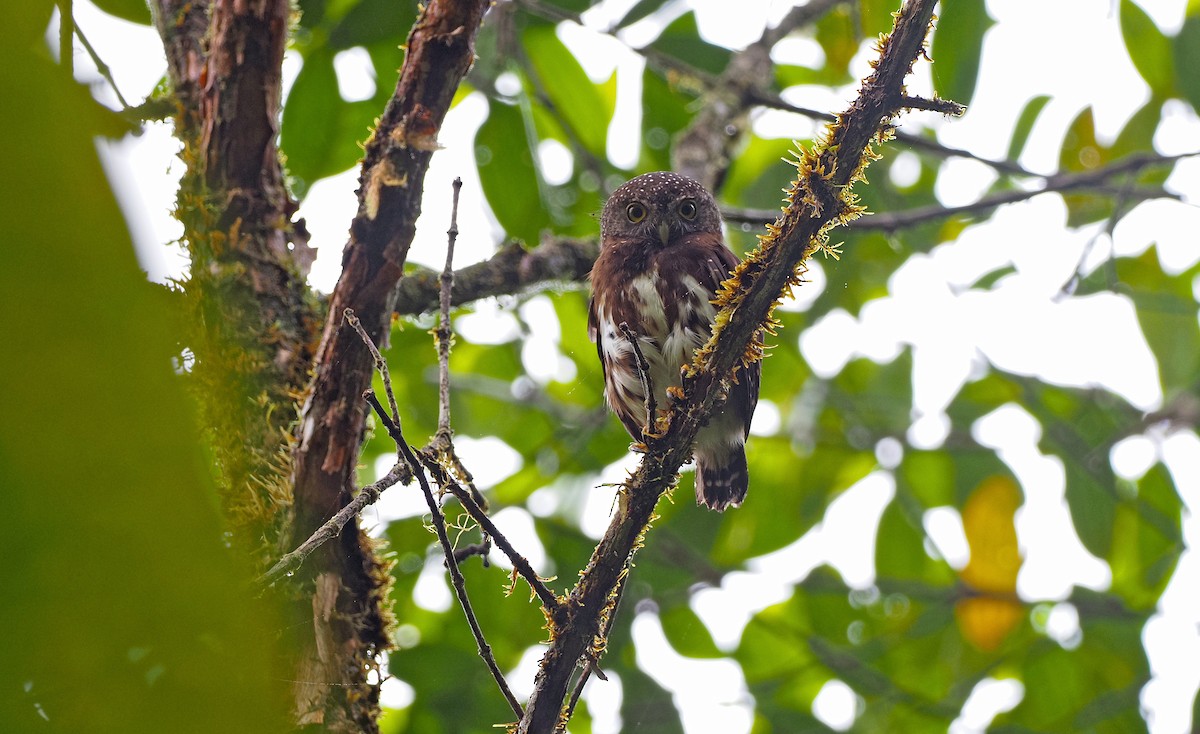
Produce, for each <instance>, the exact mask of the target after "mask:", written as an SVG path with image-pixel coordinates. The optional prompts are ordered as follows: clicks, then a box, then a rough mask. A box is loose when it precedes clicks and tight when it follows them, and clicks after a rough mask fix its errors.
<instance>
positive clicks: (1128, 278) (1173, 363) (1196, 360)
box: [1116, 247, 1200, 400]
mask: <svg viewBox="0 0 1200 734" xmlns="http://www.w3.org/2000/svg"><path fill="white" fill-rule="evenodd" d="M1116 266H1117V277H1118V279H1119V280H1120V281H1121V283H1122V284H1123V285H1124V286H1125V287H1127V288H1128V291H1127V293H1128V295H1129V297H1130V298H1132V299H1133V305H1134V307H1135V308H1136V309H1137V318H1138V324H1139V325H1141V327H1142V333H1143V334H1144V335H1145V337H1146V342H1147V344H1149V346H1150V351H1151V352H1153V353H1154V358H1155V360H1157V362H1158V374H1159V378H1160V379H1161V380H1162V386H1163V393H1164V394H1165V397H1166V398H1167V400H1171V399H1173V398H1174V397H1175V396H1176V395H1178V394H1180V393H1182V392H1187V391H1191V390H1195V389H1196V384H1197V377H1196V376H1197V375H1200V324H1198V323H1197V320H1196V299H1195V296H1194V294H1193V291H1192V283H1193V282H1194V280H1195V278H1196V277H1197V276H1198V275H1200V267H1198V266H1193V267H1192V268H1190V269H1189V270H1187V271H1185V272H1183V273H1180V274H1178V275H1167V274H1166V273H1164V272H1163V269H1162V265H1160V264H1159V259H1158V248H1156V247H1151V248H1149V249H1147V250H1146V251H1145V252H1144V253H1142V254H1141V255H1139V256H1138V257H1136V258H1120V259H1119V260H1117V261H1116Z"/></svg>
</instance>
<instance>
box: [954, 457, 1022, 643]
mask: <svg viewBox="0 0 1200 734" xmlns="http://www.w3.org/2000/svg"><path fill="white" fill-rule="evenodd" d="M1020 505H1021V490H1020V489H1018V487H1017V485H1016V482H1014V481H1013V480H1012V479H1011V478H1009V477H1003V476H994V477H989V478H987V479H985V480H984V481H983V482H981V483H980V485H979V486H978V487H976V488H975V491H974V492H972V493H971V496H970V497H969V498H968V499H967V503H966V505H965V506H964V507H963V513H962V517H963V532H964V533H965V534H966V536H967V545H968V546H969V547H970V549H971V560H969V561H968V562H967V566H966V568H964V569H963V570H962V572H961V573H960V577H961V578H962V581H963V583H965V584H967V585H968V586H970V587H971V589H972V590H974V591H975V592H978V595H973V596H969V597H967V598H965V599H963V600H962V601H960V602H958V603H957V604H956V605H955V606H954V616H955V618H956V619H957V620H958V627H959V629H960V630H961V631H962V634H963V637H964V638H966V639H967V641H969V642H970V643H971V644H973V645H974V646H975V647H977V648H979V649H980V650H983V651H985V652H991V651H992V650H995V649H996V648H998V647H999V646H1000V644H1001V643H1002V642H1004V638H1005V637H1007V636H1008V634H1009V633H1010V632H1012V630H1013V628H1014V627H1016V626H1017V624H1019V623H1020V621H1021V618H1022V617H1023V616H1024V615H1025V608H1024V606H1023V605H1022V604H1021V602H1020V600H1019V599H1017V597H1016V590H1017V573H1018V572H1020V570H1021V553H1020V550H1018V548H1017V529H1016V526H1015V525H1013V515H1014V514H1015V513H1016V511H1017V508H1018V507H1020Z"/></svg>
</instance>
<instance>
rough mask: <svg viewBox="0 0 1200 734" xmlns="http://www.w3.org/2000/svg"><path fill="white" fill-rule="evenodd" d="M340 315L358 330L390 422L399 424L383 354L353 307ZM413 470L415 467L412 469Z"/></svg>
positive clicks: (394, 396)
mask: <svg viewBox="0 0 1200 734" xmlns="http://www.w3.org/2000/svg"><path fill="white" fill-rule="evenodd" d="M342 317H343V318H345V319H346V323H347V324H350V326H352V327H354V330H355V331H357V332H358V337H359V338H360V339H362V342H363V344H364V345H366V347H367V349H368V350H369V351H370V352H371V359H372V360H373V361H374V362H375V369H377V370H379V376H380V377H381V378H383V390H384V392H385V393H386V394H387V399H388V407H389V408H391V409H392V423H395V424H397V425H399V424H400V409H399V408H397V407H396V393H395V392H393V391H392V376H391V374H390V373H389V372H388V366H387V362H385V361H384V359H383V355H382V354H380V353H379V347H377V346H375V342H374V341H372V340H371V337H370V335H369V334H367V330H366V329H364V328H363V325H362V322H361V321H359V320H358V317H357V316H355V315H354V309H352V308H348V309H346V310H345V311H342ZM414 471H415V469H414Z"/></svg>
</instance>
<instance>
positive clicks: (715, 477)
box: [696, 445, 750, 512]
mask: <svg viewBox="0 0 1200 734" xmlns="http://www.w3.org/2000/svg"><path fill="white" fill-rule="evenodd" d="M749 486H750V473H749V471H748V470H747V469H746V449H745V447H744V446H741V445H735V446H730V447H729V451H728V453H722V454H721V455H718V456H709V455H700V454H697V455H696V502H698V503H700V504H702V505H704V506H705V507H707V508H709V509H710V510H716V511H717V512H724V511H725V508H727V507H738V506H739V505H741V504H742V500H744V499H746V490H747V489H748V488H749Z"/></svg>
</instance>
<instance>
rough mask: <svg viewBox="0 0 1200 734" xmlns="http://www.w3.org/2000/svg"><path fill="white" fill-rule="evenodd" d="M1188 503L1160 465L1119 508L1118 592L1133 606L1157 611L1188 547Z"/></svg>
mask: <svg viewBox="0 0 1200 734" xmlns="http://www.w3.org/2000/svg"><path fill="white" fill-rule="evenodd" d="M1181 509H1182V504H1181V503H1180V500H1179V495H1178V494H1177V493H1176V491H1175V487H1174V484H1173V483H1172V481H1171V475H1170V474H1169V473H1168V472H1167V471H1166V468H1165V467H1163V466H1162V465H1161V464H1158V465H1156V466H1154V467H1153V468H1151V469H1150V471H1148V472H1146V475H1145V476H1143V477H1142V478H1141V479H1140V480H1139V481H1138V483H1137V495H1136V496H1135V497H1132V498H1126V499H1125V500H1124V501H1122V502H1121V503H1120V504H1119V505H1118V507H1117V514H1116V519H1115V522H1114V529H1113V545H1112V552H1111V554H1110V555H1109V557H1108V558H1107V559H1106V560H1107V561H1108V564H1109V567H1110V568H1111V569H1112V590H1113V593H1115V594H1118V595H1120V596H1121V598H1122V599H1124V600H1125V602H1126V603H1127V604H1128V605H1129V607H1130V608H1131V609H1135V610H1139V611H1152V610H1153V609H1154V607H1155V605H1156V604H1157V603H1158V599H1159V597H1160V596H1161V595H1162V592H1163V589H1164V588H1166V584H1167V581H1168V580H1169V579H1170V577H1171V571H1173V570H1174V568H1175V564H1176V563H1177V562H1178V560H1179V554H1180V552H1181V551H1182V550H1183V538H1182V535H1181V530H1180V522H1181V520H1180V510H1181Z"/></svg>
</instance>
